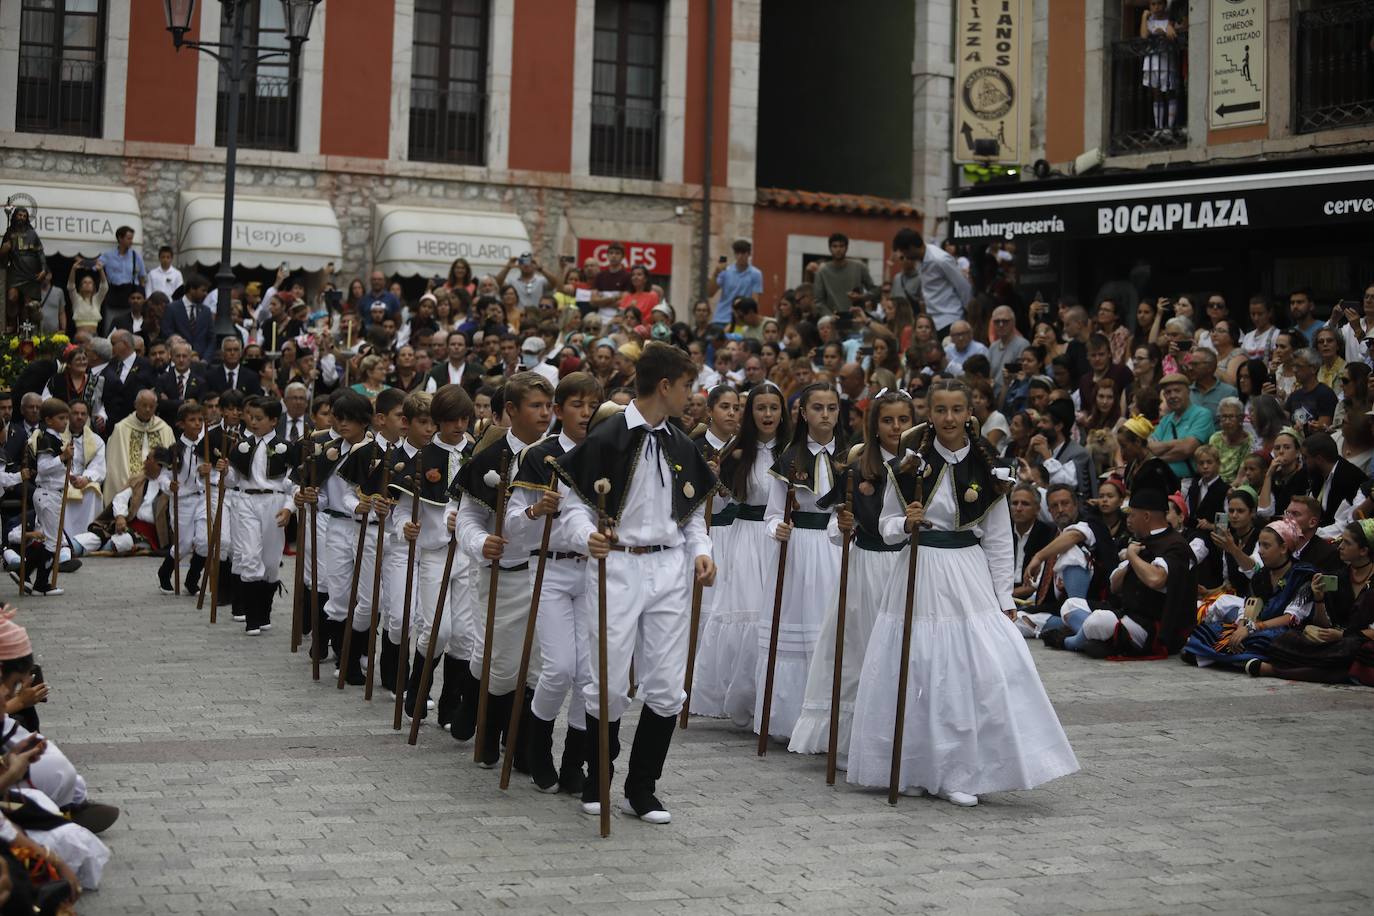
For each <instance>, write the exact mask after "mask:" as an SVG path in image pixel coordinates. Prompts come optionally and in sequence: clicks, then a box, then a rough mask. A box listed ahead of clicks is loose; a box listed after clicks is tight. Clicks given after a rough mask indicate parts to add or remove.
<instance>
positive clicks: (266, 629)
mask: <svg viewBox="0 0 1374 916" xmlns="http://www.w3.org/2000/svg"><path fill="white" fill-rule="evenodd" d="M258 629H259V630H262V631H263V632H264V633H266V632H267V631H268V630H270V629H272V624H270V623H264V624H263V625H262V626H260V627H258Z"/></svg>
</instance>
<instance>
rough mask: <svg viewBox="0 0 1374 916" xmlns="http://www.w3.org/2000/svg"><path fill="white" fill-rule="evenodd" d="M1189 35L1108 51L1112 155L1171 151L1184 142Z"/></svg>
mask: <svg viewBox="0 0 1374 916" xmlns="http://www.w3.org/2000/svg"><path fill="white" fill-rule="evenodd" d="M1187 63H1188V33H1187V32H1180V33H1179V35H1178V37H1177V38H1175V39H1173V40H1169V39H1166V38H1161V37H1151V38H1131V39H1128V40H1126V41H1118V42H1116V43H1114V44H1113V45H1112V66H1111V74H1112V102H1111V105H1112V107H1111V134H1110V140H1109V146H1110V148H1111V151H1112V152H1113V153H1116V154H1122V153H1141V152H1148V151H1150V150H1159V149H1172V148H1174V147H1178V146H1183V145H1184V144H1185V143H1187V141H1188V131H1187V128H1188V90H1187V86H1186V84H1185V75H1186V74H1187V72H1188V71H1187Z"/></svg>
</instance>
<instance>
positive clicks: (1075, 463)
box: [1028, 399, 1097, 501]
mask: <svg viewBox="0 0 1374 916" xmlns="http://www.w3.org/2000/svg"><path fill="white" fill-rule="evenodd" d="M1073 422H1074V416H1073V403H1072V402H1071V401H1069V400H1068V399H1060V400H1057V401H1053V402H1051V403H1050V405H1049V406H1048V407H1047V408H1046V410H1045V412H1044V413H1042V414H1041V415H1040V423H1039V426H1038V428H1037V429H1038V435H1036V436H1034V437H1032V438H1031V441H1030V449H1031V454H1030V457H1029V459H1028V460H1029V461H1030V463H1031V464H1032V465H1040V466H1043V467H1044V469H1045V471H1046V472H1047V473H1048V474H1049V480H1050V483H1062V484H1067V485H1068V486H1070V487H1072V488H1073V489H1074V492H1075V493H1077V494H1078V498H1079V500H1083V501H1086V500H1088V499H1091V498H1092V497H1094V496H1096V495H1097V469H1096V468H1094V467H1093V463H1092V458H1091V457H1089V455H1088V453H1087V451H1086V450H1084V448H1083V446H1081V445H1079V444H1078V443H1077V442H1074V441H1073V439H1072V438H1071V434H1072V432H1073Z"/></svg>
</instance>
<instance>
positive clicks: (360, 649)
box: [344, 630, 367, 687]
mask: <svg viewBox="0 0 1374 916" xmlns="http://www.w3.org/2000/svg"><path fill="white" fill-rule="evenodd" d="M366 654H367V630H354V631H353V639H352V641H351V642H349V644H348V659H347V664H348V671H347V673H345V674H344V683H345V684H348V685H350V686H352V687H361V686H363V685H364V684H366V683H367V675H365V674H363V656H364V655H366Z"/></svg>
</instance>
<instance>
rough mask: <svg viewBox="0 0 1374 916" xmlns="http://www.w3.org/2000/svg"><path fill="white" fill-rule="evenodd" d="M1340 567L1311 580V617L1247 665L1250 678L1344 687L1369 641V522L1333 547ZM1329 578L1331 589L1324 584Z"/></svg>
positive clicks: (1372, 616) (1373, 605)
mask: <svg viewBox="0 0 1374 916" xmlns="http://www.w3.org/2000/svg"><path fill="white" fill-rule="evenodd" d="M1337 549H1338V551H1339V553H1340V560H1341V565H1340V568H1339V569H1338V570H1337V572H1336V573H1335V575H1334V576H1327V575H1322V574H1320V573H1318V574H1316V575H1314V576H1312V579H1311V582H1310V586H1311V590H1312V613H1311V617H1310V618H1309V620H1310V622H1309V623H1308V624H1307V625H1306V626H1304V627H1303V628H1302V629H1300V630H1299V629H1296V628H1294V629H1290V630H1287V631H1285V632H1283V633H1280V634H1279V635H1278V636H1277V637H1275V639H1274V640H1273V642H1272V643H1270V645H1269V649H1268V653H1267V658H1265V659H1254V660H1252V661H1247V662H1246V664H1245V670H1246V672H1247V673H1248V674H1250V675H1252V676H1254V677H1281V678H1284V679H1286V680H1290V681H1315V682H1317V683H1322V684H1346V683H1350V682H1351V680H1352V678H1351V666H1352V664H1353V663H1354V662H1355V661H1356V659H1357V658H1358V657H1360V655H1361V653H1362V651H1363V652H1364V654H1365V655H1366V656H1367V655H1368V654H1369V651H1368V646H1369V643H1370V640H1374V589H1371V588H1369V580H1370V576H1371V573H1374V520H1372V519H1365V520H1363V521H1360V522H1352V523H1351V524H1349V525H1346V526H1345V530H1344V531H1342V532H1341V539H1340V542H1339V545H1338V547H1337ZM1332 579H1334V580H1335V582H1334V585H1335V588H1331V587H1330V586H1331V585H1332V584H1333V583H1332V581H1331V580H1332Z"/></svg>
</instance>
